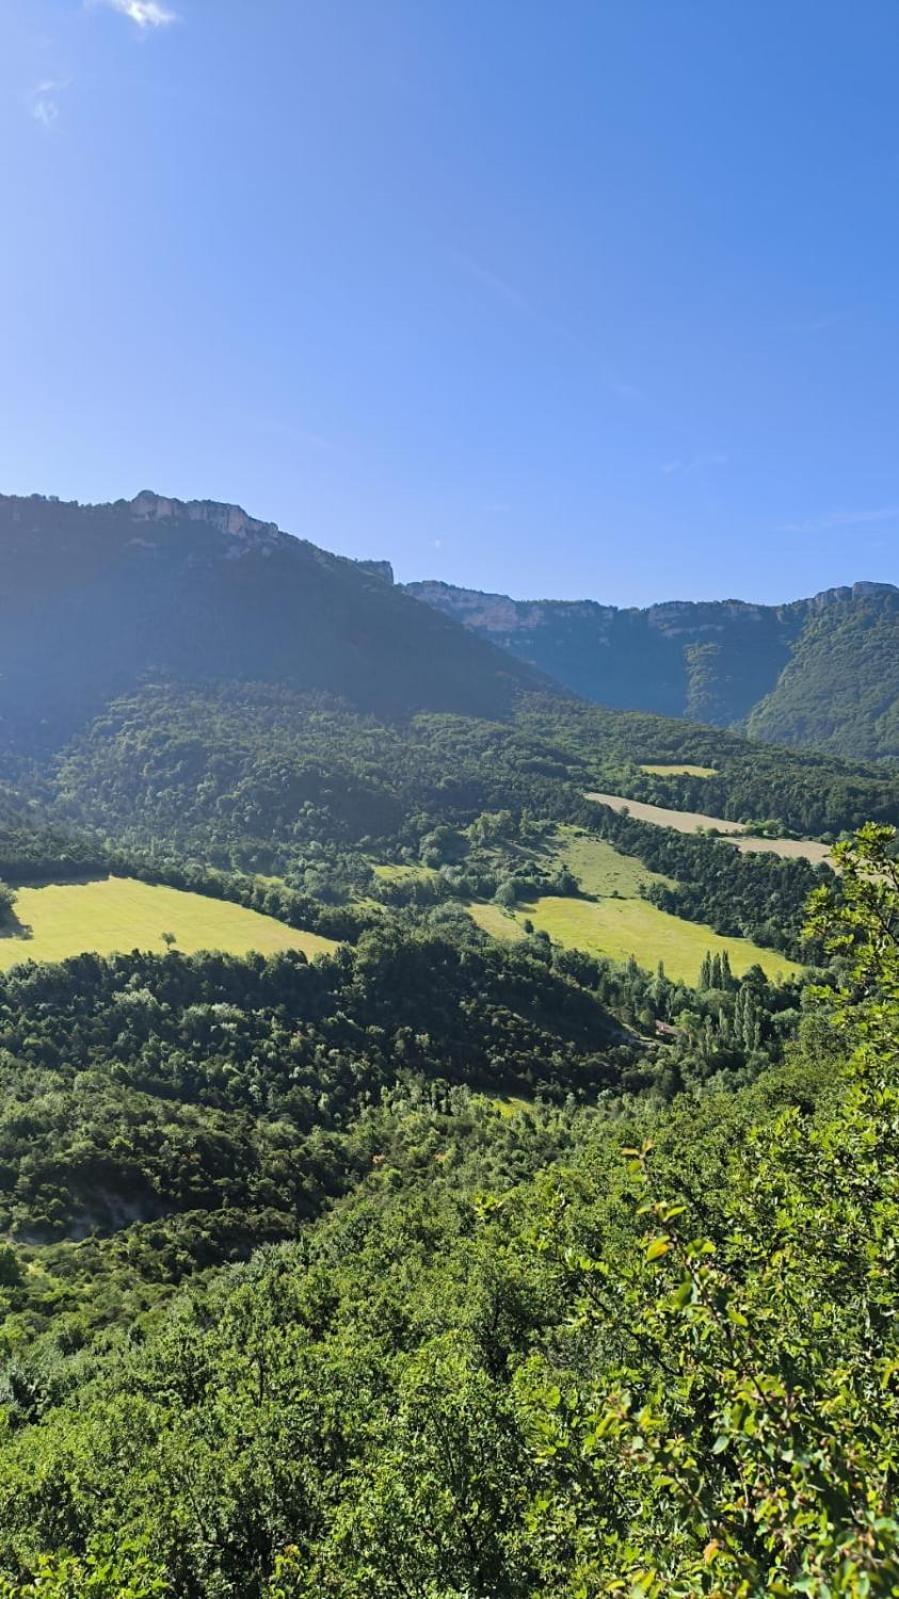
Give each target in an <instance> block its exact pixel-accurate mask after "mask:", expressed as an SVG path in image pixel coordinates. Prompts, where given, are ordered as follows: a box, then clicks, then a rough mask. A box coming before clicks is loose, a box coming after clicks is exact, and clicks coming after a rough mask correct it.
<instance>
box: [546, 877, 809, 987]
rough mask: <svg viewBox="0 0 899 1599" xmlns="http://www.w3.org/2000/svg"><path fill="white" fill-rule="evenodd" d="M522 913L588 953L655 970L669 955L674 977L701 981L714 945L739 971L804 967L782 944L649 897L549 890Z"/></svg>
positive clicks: (782, 972) (771, 972)
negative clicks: (759, 940)
mask: <svg viewBox="0 0 899 1599" xmlns="http://www.w3.org/2000/svg"><path fill="white" fill-rule="evenodd" d="M520 914H521V915H522V916H527V917H529V918H530V920H531V921H532V922H533V924H534V926H535V928H536V929H537V930H538V932H541V931H542V932H546V933H548V934H549V936H550V938H552V939H555V941H556V942H557V943H559V944H563V945H566V946H567V947H568V948H570V949H582V950H584V951H585V952H586V953H587V954H588V955H605V956H608V957H609V958H610V959H611V960H617V961H626V960H627V959H628V957H629V956H631V955H633V957H634V959H635V960H636V962H637V964H638V966H643V967H645V968H646V969H647V970H649V971H651V970H653V969H654V968H655V967H656V966H657V965H658V963H659V961H664V963H665V971H666V972H667V973H668V976H669V977H674V978H679V979H680V980H681V981H682V982H685V983H696V982H697V981H698V978H699V968H700V966H701V965H702V959H703V956H704V955H705V953H706V951H707V950H708V951H709V952H710V953H711V954H712V955H716V954H718V955H720V954H723V953H724V951H725V950H726V951H727V954H728V956H729V958H730V964H731V968H732V970H733V972H734V973H735V974H736V975H737V976H740V975H741V974H742V973H743V972H745V971H748V970H749V967H750V966H756V965H758V966H761V968H762V970H763V971H764V972H765V973H766V975H767V976H768V977H772V978H773V977H778V976H781V977H790V976H794V975H796V974H797V973H798V972H799V970H800V968H799V967H798V966H797V965H796V964H795V962H793V961H789V960H787V958H786V956H784V955H779V954H778V953H777V951H776V950H770V949H762V947H761V946H760V945H759V944H753V943H752V942H751V941H750V940H749V939H748V938H723V937H722V936H721V934H720V933H716V932H714V931H713V929H712V928H711V927H707V926H706V925H705V924H704V923H703V922H686V921H682V920H681V918H680V917H679V916H671V915H669V913H668V912H667V911H662V910H659V909H658V907H657V906H655V905H651V904H650V903H649V901H648V900H645V899H604V900H589V899H564V898H557V897H555V896H547V897H546V898H544V899H538V900H537V901H536V902H535V903H534V904H533V905H524V906H522V907H521V913H520Z"/></svg>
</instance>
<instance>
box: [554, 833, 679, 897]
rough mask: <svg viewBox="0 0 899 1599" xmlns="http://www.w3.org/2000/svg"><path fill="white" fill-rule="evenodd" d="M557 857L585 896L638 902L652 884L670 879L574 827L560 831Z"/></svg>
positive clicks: (668, 882)
mask: <svg viewBox="0 0 899 1599" xmlns="http://www.w3.org/2000/svg"><path fill="white" fill-rule="evenodd" d="M558 858H559V860H560V861H561V862H563V863H564V864H565V865H566V866H567V867H568V868H569V870H571V871H572V872H574V875H575V877H576V878H577V880H578V882H579V883H580V885H581V889H582V890H583V892H584V893H585V894H595V895H597V896H598V897H604V896H605V895H608V894H614V895H618V896H620V898H621V899H635V898H636V897H637V895H638V894H639V893H640V890H641V889H642V888H644V887H645V886H646V885H647V884H649V883H666V884H668V885H669V886H670V882H671V880H670V878H667V877H663V876H662V875H661V873H660V872H651V871H650V870H649V869H648V867H646V866H644V865H643V862H642V861H638V860H637V858H636V856H634V855H620V854H619V853H618V851H617V849H615V848H614V847H613V846H612V845H611V844H609V843H607V842H606V840H605V839H604V838H595V837H594V836H593V834H592V833H580V832H578V830H577V829H576V828H574V827H560V828H559V846H558Z"/></svg>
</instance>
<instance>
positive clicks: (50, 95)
mask: <svg viewBox="0 0 899 1599" xmlns="http://www.w3.org/2000/svg"><path fill="white" fill-rule="evenodd" d="M66 88H68V84H67V83H63V82H60V81H58V80H57V79H55V78H45V79H44V81H43V82H42V83H36V84H35V86H34V88H33V89H32V90H31V92H30V94H29V95H28V110H29V112H30V114H31V116H32V117H33V118H34V120H35V122H39V123H40V124H41V127H42V128H52V126H53V124H54V122H57V121H58V120H59V96H60V94H61V93H62V91H63V89H66Z"/></svg>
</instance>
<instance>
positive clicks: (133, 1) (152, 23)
mask: <svg viewBox="0 0 899 1599" xmlns="http://www.w3.org/2000/svg"><path fill="white" fill-rule="evenodd" d="M94 3H96V0H94ZM100 4H102V5H106V6H109V7H110V8H111V9H112V10H113V11H118V12H120V13H121V15H122V16H123V17H127V18H128V20H129V21H130V22H133V23H134V25H135V27H137V28H139V29H140V31H141V33H144V32H145V31H146V30H147V29H148V28H164V27H166V26H167V25H168V24H169V23H170V22H177V20H178V16H177V12H175V11H170V10H169V8H168V6H164V5H160V3H159V0H100Z"/></svg>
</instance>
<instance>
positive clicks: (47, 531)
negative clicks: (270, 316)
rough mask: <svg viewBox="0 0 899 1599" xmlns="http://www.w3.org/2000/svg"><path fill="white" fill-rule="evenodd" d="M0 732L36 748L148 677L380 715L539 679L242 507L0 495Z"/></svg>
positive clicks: (467, 701)
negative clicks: (294, 696)
mask: <svg viewBox="0 0 899 1599" xmlns="http://www.w3.org/2000/svg"><path fill="white" fill-rule="evenodd" d="M0 576H2V589H0V729H2V731H3V734H4V737H5V739H6V748H7V754H8V756H9V757H15V756H17V755H20V754H21V752H22V750H23V749H26V750H30V749H37V750H38V751H42V752H45V751H46V750H47V749H48V748H52V747H53V745H54V743H58V742H59V740H60V739H61V738H64V737H66V736H68V735H69V734H71V733H72V732H73V731H74V730H75V729H76V728H78V727H79V726H80V725H82V724H83V722H84V720H85V719H86V718H88V717H90V716H91V715H96V714H97V712H98V711H100V710H102V708H103V706H104V705H105V704H106V703H107V702H108V701H109V700H110V699H111V698H113V697H115V696H116V695H118V694H121V693H122V692H124V691H126V690H128V689H129V688H132V687H134V686H135V685H136V684H137V683H138V682H139V681H140V680H141V679H142V678H143V677H144V676H145V675H146V674H148V673H149V674H151V675H153V674H163V675H164V674H170V675H174V676H176V677H180V678H189V679H190V678H197V677H199V678H203V679H206V680H212V681H214V680H216V679H221V678H228V679H244V680H251V681H254V682H268V683H279V684H285V685H289V686H292V687H294V688H300V689H302V690H305V691H311V690H316V689H319V690H325V691H327V692H329V693H332V694H336V695H339V696H340V697H341V698H343V699H345V700H346V701H347V702H348V703H350V704H352V705H355V706H357V707H361V708H363V709H371V710H377V711H380V712H381V713H382V714H387V715H393V714H397V713H401V712H408V711H410V710H415V709H418V708H429V709H433V710H447V711H458V712H467V713H470V714H474V715H497V714H505V713H506V712H507V711H508V709H509V708H510V706H511V704H512V701H513V699H514V696H515V694H516V692H517V691H519V690H520V689H521V688H522V687H527V686H534V685H535V683H537V682H538V681H539V679H538V678H537V676H536V674H534V672H533V671H532V670H531V669H529V668H527V667H525V666H523V665H521V664H520V663H518V662H514V661H510V660H509V658H508V657H507V656H504V655H502V654H501V653H499V652H498V651H494V650H493V649H492V647H491V646H489V645H486V644H483V643H482V642H481V641H480V640H476V639H473V638H472V637H471V635H470V634H467V633H465V632H464V631H463V630H462V629H460V628H457V627H454V626H452V625H450V624H449V623H448V622H446V621H445V619H443V618H438V617H437V616H436V614H435V613H434V612H433V611H432V610H431V609H430V608H429V607H426V606H422V605H419V604H417V603H416V602H414V601H412V600H410V599H409V598H408V597H407V596H406V595H404V594H403V593H401V591H400V590H398V589H395V588H392V587H391V586H390V585H389V584H387V583H385V582H383V580H382V579H381V578H380V577H378V576H376V575H373V574H372V573H371V572H370V571H368V570H366V569H365V568H364V567H363V566H361V565H359V564H358V563H356V562H353V561H345V560H341V559H340V558H339V557H338V556H333V555H329V554H327V552H326V551H324V550H320V549H318V548H317V547H316V546H315V545H314V544H309V543H307V542H306V541H304V540H301V539H297V538H291V537H289V536H288V535H287V534H285V533H281V532H280V531H279V530H278V528H277V527H275V526H273V525H271V524H268V523H263V522H258V521H256V520H254V519H253V518H252V517H249V516H247V515H246V513H245V512H243V511H242V510H240V508H239V507H237V506H228V505H219V504H215V503H213V502H209V501H191V502H190V503H189V504H185V503H182V502H181V501H178V500H168V499H163V498H161V497H160V496H159V495H154V494H148V493H144V494H140V495H138V496H137V497H136V498H135V499H134V500H132V501H128V502H125V501H119V502H117V503H116V504H114V505H99V506H80V505H75V504H60V503H58V502H57V501H53V500H46V499H43V498H42V497H40V496H38V495H34V496H32V497H31V498H15V497H12V496H4V497H0Z"/></svg>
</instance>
